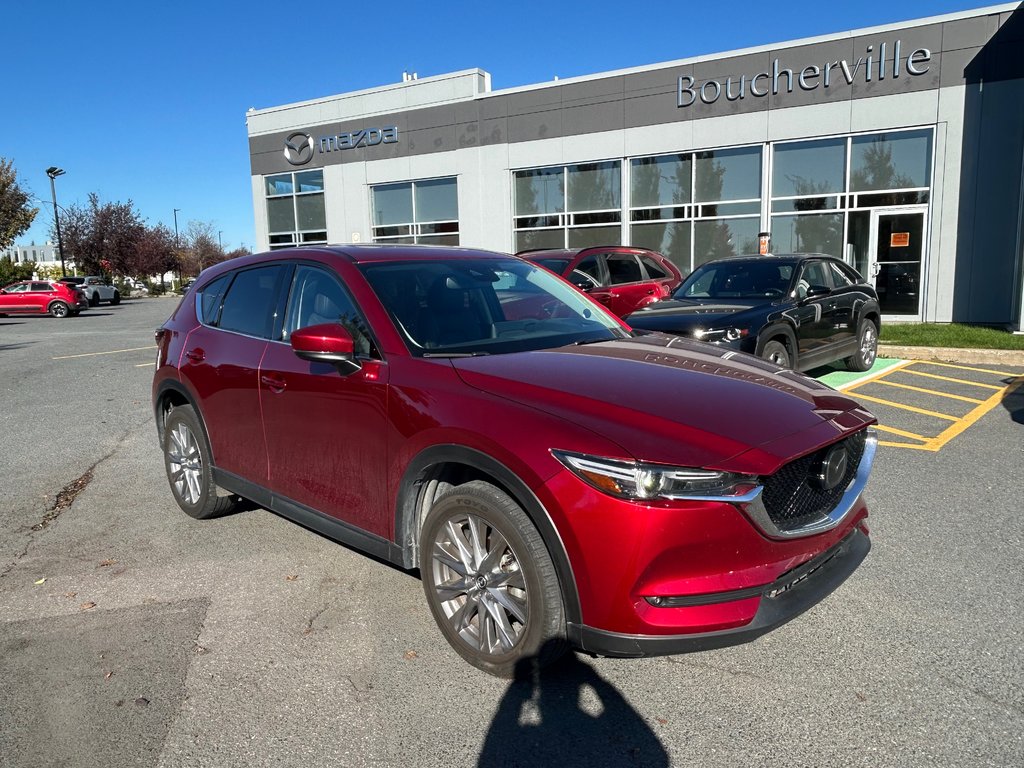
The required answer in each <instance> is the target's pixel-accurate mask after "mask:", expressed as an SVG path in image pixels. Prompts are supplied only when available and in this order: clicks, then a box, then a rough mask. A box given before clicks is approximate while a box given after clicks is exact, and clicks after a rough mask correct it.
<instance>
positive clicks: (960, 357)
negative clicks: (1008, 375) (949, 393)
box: [878, 344, 1024, 368]
mask: <svg viewBox="0 0 1024 768" xmlns="http://www.w3.org/2000/svg"><path fill="white" fill-rule="evenodd" d="M878 355H879V357H896V358H900V359H903V360H936V361H939V362H943V363H965V364H977V365H1004V366H1008V367H1011V368H1024V350H1019V349H955V348H952V347H908V346H902V345H897V344H879V345H878Z"/></svg>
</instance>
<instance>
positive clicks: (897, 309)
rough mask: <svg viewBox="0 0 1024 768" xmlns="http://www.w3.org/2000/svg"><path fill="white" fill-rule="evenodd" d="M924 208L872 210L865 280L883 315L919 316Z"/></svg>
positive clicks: (925, 211) (925, 209) (925, 210)
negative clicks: (870, 283) (869, 246)
mask: <svg viewBox="0 0 1024 768" xmlns="http://www.w3.org/2000/svg"><path fill="white" fill-rule="evenodd" d="M927 210H928V209H927V208H920V209H914V208H909V209H908V208H901V209H884V208H879V209H875V210H873V211H871V241H870V242H871V250H870V252H869V264H868V275H867V276H868V277H869V279H871V281H872V282H873V283H874V286H875V290H876V291H877V292H878V303H879V304H880V305H881V308H882V314H883V315H916V316H920V314H921V261H922V259H923V258H924V236H925V231H926V227H925V214H926V213H927Z"/></svg>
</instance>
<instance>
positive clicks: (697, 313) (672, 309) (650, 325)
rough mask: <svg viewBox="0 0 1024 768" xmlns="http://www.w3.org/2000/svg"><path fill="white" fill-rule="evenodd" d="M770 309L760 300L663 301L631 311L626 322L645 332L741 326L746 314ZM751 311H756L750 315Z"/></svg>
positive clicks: (768, 305) (767, 304)
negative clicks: (731, 325)
mask: <svg viewBox="0 0 1024 768" xmlns="http://www.w3.org/2000/svg"><path fill="white" fill-rule="evenodd" d="M770 306H771V305H770V304H769V303H767V302H766V301H763V300H762V301H756V300H743V301H741V300H738V299H737V300H735V301H720V300H715V299H666V300H664V301H658V302H655V303H654V304H649V305H648V306H646V307H644V308H643V309H641V310H639V311H637V312H634V313H633V314H631V315H629V316H628V317H627V318H626V322H627V323H628V324H629V325H630V326H632V327H633V328H643V329H644V330H649V331H687V330H690V329H692V328H698V327H701V328H718V327H722V326H725V325H730V324H739V325H743V324H744V320H745V318H746V317H747V316H748V313H749V314H750V315H753V314H762V313H763V311H764V309H765V308H767V307H770ZM755 309H756V310H757V311H756V312H751V310H755Z"/></svg>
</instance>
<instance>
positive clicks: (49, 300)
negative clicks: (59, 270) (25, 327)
mask: <svg viewBox="0 0 1024 768" xmlns="http://www.w3.org/2000/svg"><path fill="white" fill-rule="evenodd" d="M65 308H66V309H65ZM88 308H89V301H88V299H86V298H85V294H83V293H82V292H81V291H80V290H78V289H77V288H75V287H73V286H70V285H66V284H64V283H61V282H58V281H50V280H22V281H21V282H17V283H11V284H10V285H6V286H4V288H3V289H2V290H0V315H53V316H54V317H66V316H67V315H77V314H78V313H79V312H81V311H82V310H83V309H88Z"/></svg>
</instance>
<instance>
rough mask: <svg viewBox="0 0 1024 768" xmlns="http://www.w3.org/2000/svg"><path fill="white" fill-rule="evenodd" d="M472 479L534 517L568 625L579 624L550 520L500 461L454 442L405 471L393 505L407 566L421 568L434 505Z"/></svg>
mask: <svg viewBox="0 0 1024 768" xmlns="http://www.w3.org/2000/svg"><path fill="white" fill-rule="evenodd" d="M470 480H485V481H487V482H489V483H492V484H493V485H494V486H495V487H496V488H498V489H499V490H501V491H503V492H504V493H506V494H508V495H509V497H510V498H512V500H513V501H515V502H516V503H517V504H518V505H519V506H520V507H521V508H522V509H523V511H524V512H525V513H526V515H527V517H529V518H530V521H531V522H532V523H533V525H534V526H535V527H536V528H537V532H538V533H540V536H541V539H542V540H543V541H544V545H545V546H546V547H547V550H548V553H549V554H550V556H551V561H552V563H553V564H554V566H555V573H556V574H557V575H558V585H559V591H560V592H561V595H562V605H563V606H564V609H565V618H566V621H567V622H569V623H579V622H580V621H581V616H582V611H581V608H580V601H579V594H578V592H577V589H576V580H575V578H574V576H573V572H572V565H571V563H570V562H569V555H568V553H567V552H566V549H565V544H564V542H563V541H562V538H561V536H560V535H559V533H558V530H557V528H556V527H555V524H554V522H553V521H552V520H551V516H550V515H549V514H548V512H547V510H546V509H545V508H544V505H543V504H541V502H540V500H539V499H538V498H537V496H536V495H535V494H534V493H533V491H531V490H530V488H529V486H527V484H526V483H525V482H523V480H522V479H521V478H520V477H519V476H518V475H516V474H515V473H514V472H513V471H512V470H510V469H509V468H508V467H506V466H505V465H504V464H502V463H501V462H500V461H498V460H497V459H495V458H493V457H491V456H488V455H487V454H485V453H481V452H480V451H477V450H475V449H472V448H467V447H465V446H462V445H454V444H449V445H436V446H432V447H430V448H428V449H426V450H424V451H423V452H422V453H420V454H419V455H417V456H416V457H415V458H414V459H413V460H412V461H411V462H410V463H409V465H408V467H407V468H406V470H405V474H404V475H403V476H402V480H401V482H400V484H399V487H398V498H397V499H396V503H395V542H396V543H397V544H398V546H399V547H400V548H401V551H402V559H403V562H402V565H403V567H405V568H415V567H417V564H418V562H419V535H420V529H421V528H422V523H423V519H424V518H425V517H426V514H427V512H428V511H429V510H430V507H431V505H432V504H433V503H434V501H435V500H436V499H437V498H438V497H439V496H440V495H441V494H443V493H445V492H446V491H447V490H448V489H449V488H452V487H455V486H458V485H461V484H462V483H465V482H469V481H470Z"/></svg>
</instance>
